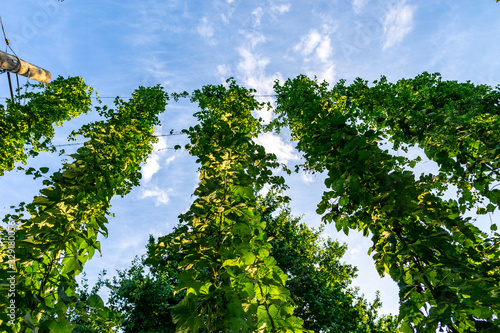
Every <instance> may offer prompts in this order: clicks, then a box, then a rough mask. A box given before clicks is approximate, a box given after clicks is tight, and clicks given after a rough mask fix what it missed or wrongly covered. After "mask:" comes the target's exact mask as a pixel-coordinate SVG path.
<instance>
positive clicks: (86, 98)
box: [0, 76, 93, 176]
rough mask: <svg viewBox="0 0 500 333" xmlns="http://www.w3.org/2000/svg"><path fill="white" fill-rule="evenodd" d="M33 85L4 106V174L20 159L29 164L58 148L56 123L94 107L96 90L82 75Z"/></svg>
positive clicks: (0, 155)
mask: <svg viewBox="0 0 500 333" xmlns="http://www.w3.org/2000/svg"><path fill="white" fill-rule="evenodd" d="M30 86H31V88H34V89H35V90H30V91H26V93H24V94H21V96H20V97H19V99H14V100H12V99H8V100H7V103H6V105H5V106H4V105H0V133H1V135H0V147H1V148H2V149H0V176H3V174H4V173H5V172H6V171H10V170H12V169H13V168H14V163H16V162H22V163H24V164H26V159H27V158H28V157H30V156H36V155H38V153H39V152H40V151H47V150H48V151H54V150H55V148H54V146H53V145H52V144H51V139H52V138H53V137H54V126H61V125H62V124H63V122H64V121H67V120H70V119H72V118H75V117H77V116H79V115H80V114H84V113H88V112H89V111H90V110H91V104H92V100H91V98H90V95H91V94H92V91H93V89H92V88H90V87H89V86H87V85H86V84H85V83H84V82H83V80H82V78H80V77H78V76H77V77H70V78H67V79H65V78H63V77H58V78H57V79H55V80H53V81H52V82H50V83H47V84H36V85H31V84H30ZM25 99H26V100H27V102H26V103H25V104H23V103H21V102H22V101H24V100H25Z"/></svg>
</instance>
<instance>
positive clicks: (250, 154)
mask: <svg viewBox="0 0 500 333" xmlns="http://www.w3.org/2000/svg"><path fill="white" fill-rule="evenodd" d="M228 83H229V87H228V88H226V87H224V86H205V87H203V88H202V89H201V90H197V91H195V92H194V93H193V95H192V96H193V97H192V101H193V102H197V103H198V104H199V107H200V111H198V112H197V113H195V116H196V117H197V118H198V120H199V122H200V124H199V125H196V126H193V127H191V128H189V129H188V130H186V131H185V132H186V133H187V134H188V135H189V138H190V141H191V143H190V145H189V146H186V149H188V150H189V151H190V153H191V154H192V155H194V156H196V157H197V161H198V163H200V183H199V185H198V187H197V188H196V189H195V192H194V194H195V195H196V198H195V201H194V203H193V204H192V206H191V208H190V209H189V210H188V211H187V212H186V213H185V214H183V215H181V216H180V219H181V226H180V227H178V228H177V229H176V231H175V232H174V233H173V234H171V235H169V236H166V237H164V239H160V240H159V241H160V243H163V244H165V245H166V246H169V251H170V252H174V253H182V257H183V260H182V261H181V263H180V268H181V270H182V273H181V274H179V277H178V278H179V284H178V285H177V287H176V290H178V291H181V290H185V291H186V296H185V297H184V299H183V300H182V301H181V302H180V303H179V304H178V305H177V306H175V307H174V308H173V309H172V313H173V319H174V322H176V323H177V330H178V331H179V332H183V331H186V332H188V331H189V332H197V331H198V330H200V329H202V328H203V329H204V330H205V331H219V330H227V329H228V328H231V329H233V331H235V332H236V331H259V330H262V331H269V332H287V331H297V332H298V331H302V328H301V320H299V319H298V318H296V317H293V315H292V313H293V302H292V300H291V298H290V295H289V292H288V291H287V290H286V289H285V282H286V275H284V274H283V272H282V271H281V270H280V269H279V268H278V266H277V265H276V261H275V260H274V259H273V258H272V257H270V256H269V253H270V249H271V247H270V245H269V243H268V240H267V237H266V233H265V222H262V221H261V220H260V217H259V215H258V214H257V211H256V205H257V200H256V197H255V193H256V191H258V190H259V189H260V188H262V187H263V186H264V185H265V184H271V185H273V184H274V186H278V187H279V186H282V184H283V180H282V178H280V177H276V176H273V175H272V171H271V169H272V168H275V167H277V166H278V163H277V162H276V157H275V156H272V155H268V154H266V153H265V151H264V148H263V147H261V146H259V145H257V144H255V143H254V142H253V140H252V139H253V138H255V137H256V136H257V134H258V133H259V132H260V131H261V130H262V125H261V124H260V123H259V121H258V120H257V119H255V118H254V117H253V116H252V114H251V111H253V110H260V109H261V108H263V105H261V104H260V103H258V102H257V101H256V100H255V99H254V97H253V96H252V93H253V91H251V90H247V89H245V88H242V87H239V86H237V85H236V84H235V82H234V81H229V82H228Z"/></svg>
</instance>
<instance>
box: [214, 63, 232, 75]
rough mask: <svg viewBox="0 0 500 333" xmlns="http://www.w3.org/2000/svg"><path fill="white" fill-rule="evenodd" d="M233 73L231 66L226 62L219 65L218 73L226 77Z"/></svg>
mask: <svg viewBox="0 0 500 333" xmlns="http://www.w3.org/2000/svg"><path fill="white" fill-rule="evenodd" d="M229 73H231V67H229V66H228V65H226V64H223V65H219V66H217V74H218V75H220V76H223V77H226V76H228V75H229Z"/></svg>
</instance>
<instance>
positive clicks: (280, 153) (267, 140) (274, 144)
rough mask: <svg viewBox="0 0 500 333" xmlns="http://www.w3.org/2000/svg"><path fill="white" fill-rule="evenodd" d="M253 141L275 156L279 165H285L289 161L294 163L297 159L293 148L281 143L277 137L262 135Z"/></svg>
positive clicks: (281, 140)
mask: <svg viewBox="0 0 500 333" xmlns="http://www.w3.org/2000/svg"><path fill="white" fill-rule="evenodd" d="M254 141H255V143H257V144H259V145H262V146H264V148H265V149H266V152H268V153H270V154H275V155H276V157H277V158H278V161H279V162H281V163H284V164H286V163H288V162H289V161H296V160H298V159H299V156H298V155H297V154H296V153H295V149H294V148H293V146H292V145H291V144H289V143H286V142H285V141H283V139H282V138H281V137H280V136H279V135H276V134H273V133H264V134H261V135H259V136H258V137H257V138H256V139H255V140H254Z"/></svg>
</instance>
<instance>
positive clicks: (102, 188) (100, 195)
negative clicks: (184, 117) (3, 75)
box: [0, 86, 167, 332]
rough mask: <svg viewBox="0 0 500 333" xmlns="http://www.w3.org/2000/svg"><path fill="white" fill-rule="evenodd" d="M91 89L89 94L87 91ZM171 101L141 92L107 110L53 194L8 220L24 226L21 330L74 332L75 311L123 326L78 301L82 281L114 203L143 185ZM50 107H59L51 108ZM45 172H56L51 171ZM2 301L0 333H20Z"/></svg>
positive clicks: (90, 302) (19, 262)
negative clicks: (70, 316) (71, 311)
mask: <svg viewBox="0 0 500 333" xmlns="http://www.w3.org/2000/svg"><path fill="white" fill-rule="evenodd" d="M77 88H78V87H73V89H75V91H74V93H75V96H80V95H79V94H78V93H77V92H78V91H79V90H78V89H77ZM86 89H87V88H86V87H82V88H80V91H81V92H82V93H83V92H85V91H86ZM48 92H49V93H50V89H49V88H48ZM47 94H48V93H47ZM43 96H45V95H43ZM48 96H51V95H50V94H49V95H48ZM33 98H35V99H36V96H34V97H33ZM76 100H77V101H79V99H78V98H76ZM166 100H167V95H166V94H165V93H164V92H163V90H162V89H161V88H160V87H158V86H157V87H153V88H143V87H140V88H139V89H138V90H136V91H135V92H134V93H133V98H132V99H130V101H128V102H123V101H120V100H117V101H116V109H107V108H100V109H99V111H100V113H101V115H102V116H104V117H105V119H106V120H102V121H99V122H95V123H91V124H88V125H84V126H83V127H82V128H81V129H80V130H79V131H77V132H75V133H74V134H73V135H83V136H84V137H86V138H88V140H87V141H86V142H85V144H84V146H83V147H81V148H79V149H78V151H77V152H76V153H75V154H72V155H71V157H72V159H73V161H71V162H67V163H66V164H64V166H63V168H62V169H61V170H60V171H59V172H55V173H54V174H52V175H51V176H50V178H49V179H47V180H46V181H45V182H44V184H45V185H46V186H47V187H46V188H44V189H42V190H41V191H40V194H39V195H38V196H37V197H35V198H34V200H33V201H32V202H31V203H30V204H28V205H24V204H22V205H21V206H20V208H18V209H17V210H16V211H17V212H18V213H20V214H17V215H7V216H6V217H5V218H4V222H5V223H10V225H15V226H16V228H15V237H16V265H15V266H16V267H15V270H17V273H18V284H17V285H16V298H17V299H19V303H17V304H18V307H17V309H16V310H17V315H18V317H17V318H18V322H19V320H20V319H21V318H22V317H26V318H30V321H31V323H29V322H28V320H24V321H22V322H21V327H22V326H24V328H23V329H26V328H29V329H33V330H36V329H39V330H40V331H44V330H47V329H50V330H51V331H57V332H66V331H71V327H72V325H70V323H69V322H68V320H67V319H66V317H65V313H66V311H67V310H68V307H69V305H71V306H73V307H74V308H75V311H78V310H80V309H82V308H85V307H90V308H96V309H97V310H96V311H95V312H94V314H95V315H97V316H98V317H97V319H99V320H101V319H102V320H104V321H106V320H110V321H113V320H114V319H115V318H116V314H114V313H112V312H110V310H109V309H107V308H104V307H103V302H102V300H100V298H99V297H98V296H96V295H94V296H91V297H89V298H88V299H87V300H86V303H83V304H82V302H80V301H77V300H76V299H75V298H73V296H74V295H73V293H74V290H75V288H76V281H75V276H76V275H78V274H80V273H81V272H82V269H83V265H84V264H85V263H86V262H87V261H88V260H89V259H91V258H92V256H93V255H94V252H95V250H96V249H97V250H98V251H100V245H99V242H98V241H97V235H98V234H103V235H104V236H106V235H107V229H106V227H105V224H106V223H107V215H109V209H110V204H109V201H110V200H111V198H112V197H113V196H115V195H125V194H127V193H128V192H129V191H130V190H131V189H132V187H133V186H136V185H138V184H139V180H140V177H141V175H140V167H141V163H142V162H144V161H145V160H146V158H147V157H148V155H149V154H150V153H151V151H152V146H153V143H154V142H155V141H156V140H157V139H156V138H155V137H154V136H153V135H152V133H153V126H154V125H157V124H158V114H159V113H161V112H163V110H164V107H165V104H166ZM66 102H68V101H66ZM54 103H56V102H54ZM60 103H63V102H60ZM48 106H52V107H54V108H56V107H57V105H56V106H54V105H52V104H50V103H49V105H48ZM81 107H82V106H81V105H79V104H78V103H76V104H75V103H69V104H67V107H66V109H68V110H70V111H71V112H78V110H79V108H81ZM55 112H57V110H55ZM71 112H70V113H71ZM40 171H41V172H42V173H46V172H48V170H47V169H46V168H41V169H40ZM24 214H26V215H27V216H29V217H24V216H23V215H24ZM0 231H1V233H2V238H5V237H6V236H7V229H5V228H3V227H2V228H0ZM6 246H7V244H6V243H4V244H3V248H2V251H1V253H2V255H1V256H2V257H1V259H2V260H1V263H2V267H1V268H2V271H1V273H2V276H3V275H5V274H4V273H5V272H6V271H7V269H8V267H7V266H6V263H7V261H6V260H5V257H4V253H6ZM0 297H2V302H0V303H1V305H0V309H2V311H1V312H2V314H3V315H2V316H3V317H2V318H1V319H2V322H1V323H0V326H1V328H2V330H5V331H12V330H14V331H15V330H17V328H13V327H9V326H8V325H6V324H7V321H6V320H5V318H6V316H5V313H6V312H5V311H4V309H5V306H6V304H7V303H8V302H7V301H8V299H7V295H5V294H2V295H0ZM4 301H5V302H4Z"/></svg>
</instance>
